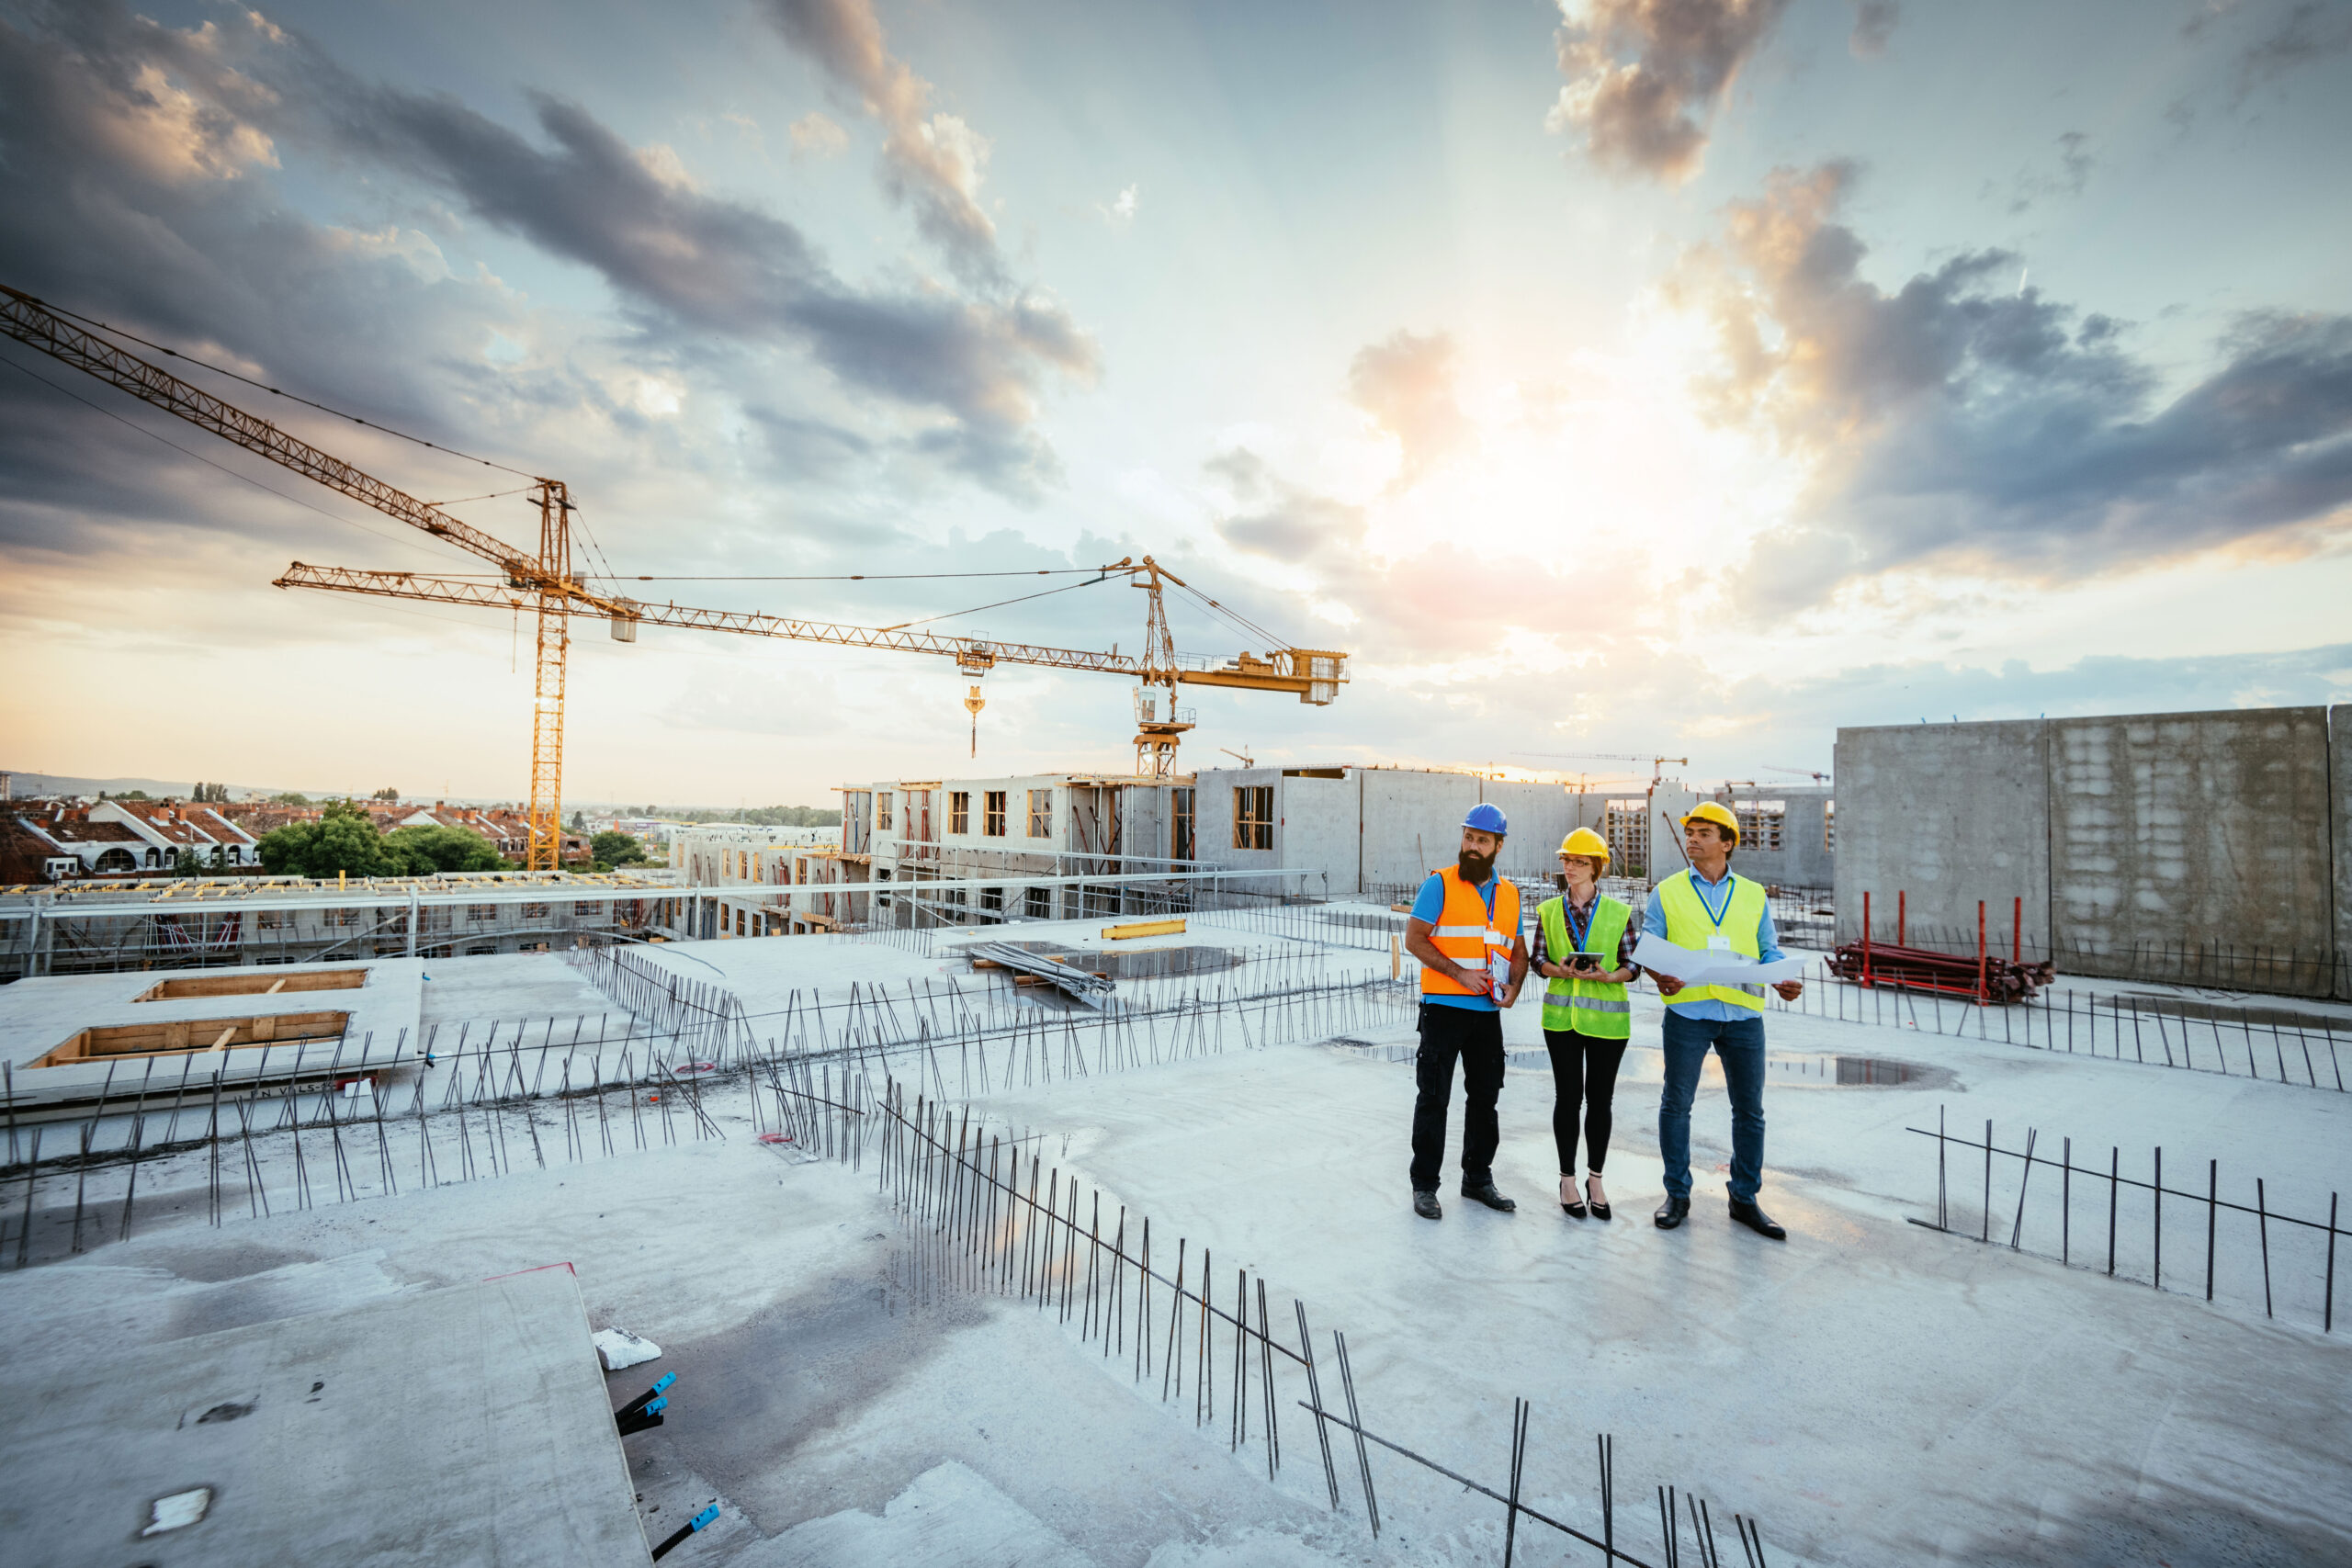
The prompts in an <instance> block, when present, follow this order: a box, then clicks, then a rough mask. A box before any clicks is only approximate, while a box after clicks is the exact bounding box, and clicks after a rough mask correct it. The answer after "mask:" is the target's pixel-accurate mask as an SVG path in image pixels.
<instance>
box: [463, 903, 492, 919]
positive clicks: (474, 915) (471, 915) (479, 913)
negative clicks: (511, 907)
mask: <svg viewBox="0 0 2352 1568" xmlns="http://www.w3.org/2000/svg"><path fill="white" fill-rule="evenodd" d="M466 919H469V920H494V919H498V906H497V905H495V904H469V905H467V906H466Z"/></svg>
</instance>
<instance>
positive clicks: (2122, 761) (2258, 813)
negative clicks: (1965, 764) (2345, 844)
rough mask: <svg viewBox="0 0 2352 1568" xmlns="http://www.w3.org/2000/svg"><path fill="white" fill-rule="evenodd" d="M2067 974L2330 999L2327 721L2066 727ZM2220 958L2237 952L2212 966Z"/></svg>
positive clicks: (2054, 840)
mask: <svg viewBox="0 0 2352 1568" xmlns="http://www.w3.org/2000/svg"><path fill="white" fill-rule="evenodd" d="M2050 729H2051V739H2050V809H2051V819H2052V821H2051V828H2052V832H2051V845H2052V899H2053V901H2054V902H2055V903H2056V905H2057V908H2058V921H2057V927H2058V930H2057V935H2058V942H2059V947H2060V952H2059V962H2060V964H2062V965H2063V966H2064V967H2065V968H2066V969H2068V970H2070V971H2072V972H2075V973H2077V974H2086V975H2115V976H2141V975H2145V976H2166V977H2185V978H2189V979H2205V980H2209V981H2211V982H2212V983H2215V984H2240V985H2255V986H2259V987H2262V988H2263V989H2266V990H2291V991H2299V992H2311V991H2318V992H2320V993H2322V994H2324V992H2325V991H2327V990H2328V989H2329V988H2330V982H2331V978H2332V977H2331V976H2329V974H2328V964H2327V963H2326V955H2327V954H2328V953H2330V952H2331V951H2332V949H2333V948H2334V945H2335V931H2334V923H2335V922H2334V904H2335V899H2334V896H2333V891H2332V886H2331V885H2332V883H2333V881H2334V867H2333V866H2332V865H2331V864H2330V853H2329V842H2328V841H2329V839H2330V837H2331V835H2330V833H2329V831H2328V828H2327V822H2328V817H2329V805H2330V802H2329V791H2328V737H2327V710H2326V709H2324V708H2317V707H2310V708H2255V709H2247V710H2245V711H2242V712H2222V713H2191V714H2145V715H2134V716H2128V717H2120V718H2077V719H2060V720H2052V723H2051V726H2050ZM2209 946H2212V947H2218V948H2221V949H2225V950H2232V952H2233V953H2234V954H2235V956H2232V955H2231V953H2209V954H2206V955H2204V956H2198V953H2199V949H2203V948H2207V947H2209Z"/></svg>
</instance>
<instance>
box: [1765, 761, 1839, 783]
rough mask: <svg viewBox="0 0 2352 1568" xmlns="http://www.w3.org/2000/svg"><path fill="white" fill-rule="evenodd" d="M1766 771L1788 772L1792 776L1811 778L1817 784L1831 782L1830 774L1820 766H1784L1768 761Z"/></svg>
mask: <svg viewBox="0 0 2352 1568" xmlns="http://www.w3.org/2000/svg"><path fill="white" fill-rule="evenodd" d="M1764 771H1765V772H1766V773H1787V774H1789V775H1790V776H1791V777H1792V778H1800V779H1811V780H1812V781H1813V782H1814V783H1815V784H1827V783H1828V782H1829V775H1828V774H1827V773H1823V772H1821V771H1820V770H1819V769H1818V768H1783V767H1781V766H1779V765H1777V764H1775V763H1772V762H1767V763H1765V764H1764Z"/></svg>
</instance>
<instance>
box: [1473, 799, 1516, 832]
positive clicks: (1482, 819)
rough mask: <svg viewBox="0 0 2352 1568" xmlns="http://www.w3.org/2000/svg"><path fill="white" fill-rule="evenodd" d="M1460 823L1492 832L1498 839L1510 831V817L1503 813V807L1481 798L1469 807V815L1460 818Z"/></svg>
mask: <svg viewBox="0 0 2352 1568" xmlns="http://www.w3.org/2000/svg"><path fill="white" fill-rule="evenodd" d="M1462 825H1463V826H1464V828H1476V829H1478V831H1480V832H1481V833H1492V834H1493V835H1494V836H1495V837H1497V838H1498V839H1500V838H1504V837H1506V836H1508V835H1509V834H1510V818H1508V817H1505V816H1504V815H1503V808H1502V807H1499V806H1490V805H1488V804H1487V802H1485V801H1483V800H1482V801H1480V802H1479V803H1478V804H1477V805H1476V806H1474V807H1471V808H1470V815H1469V816H1467V817H1464V818H1463V819H1462Z"/></svg>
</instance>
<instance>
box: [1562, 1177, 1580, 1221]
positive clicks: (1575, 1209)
mask: <svg viewBox="0 0 2352 1568" xmlns="http://www.w3.org/2000/svg"><path fill="white" fill-rule="evenodd" d="M1561 1179H1562V1180H1563V1181H1566V1180H1569V1179H1570V1178H1568V1177H1562V1178H1561ZM1560 1213H1564V1214H1566V1215H1567V1216H1568V1218H1570V1219H1572V1220H1580V1219H1583V1218H1584V1214H1585V1207H1584V1200H1583V1199H1582V1198H1581V1197H1579V1198H1578V1199H1577V1201H1575V1202H1573V1203H1571V1202H1569V1201H1567V1200H1566V1199H1565V1198H1563V1199H1561V1200H1560Z"/></svg>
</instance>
